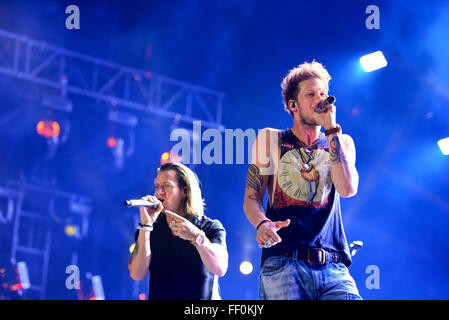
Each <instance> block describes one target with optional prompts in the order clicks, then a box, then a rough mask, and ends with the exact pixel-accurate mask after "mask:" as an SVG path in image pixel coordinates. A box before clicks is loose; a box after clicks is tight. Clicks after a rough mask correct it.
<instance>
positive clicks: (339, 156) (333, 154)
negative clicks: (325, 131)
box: [329, 136, 348, 165]
mask: <svg viewBox="0 0 449 320" xmlns="http://www.w3.org/2000/svg"><path fill="white" fill-rule="evenodd" d="M329 155H330V160H331V162H332V163H334V164H337V163H342V164H345V165H347V164H348V160H347V158H346V155H345V154H344V152H343V149H342V148H341V141H340V137H339V136H333V137H332V138H331V140H330V143H329Z"/></svg>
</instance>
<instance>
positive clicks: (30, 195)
mask: <svg viewBox="0 0 449 320" xmlns="http://www.w3.org/2000/svg"><path fill="white" fill-rule="evenodd" d="M0 204H1V206H0V218H1V219H0V230H3V232H2V237H3V241H6V243H5V244H7V245H8V246H10V250H11V251H10V254H11V255H10V258H11V263H12V264H13V265H16V264H17V263H18V262H20V261H23V262H25V263H26V265H27V266H28V267H27V268H28V272H29V282H30V287H29V289H27V290H25V292H24V294H23V298H25V299H33V300H34V299H45V293H46V287H47V277H48V267H49V262H50V253H51V247H52V245H51V242H52V230H55V229H56V230H57V229H60V230H61V233H62V232H63V231H62V230H64V225H65V224H67V223H70V224H71V225H73V226H76V227H77V228H78V230H79V231H78V233H77V235H76V237H77V239H78V241H79V240H82V239H83V238H85V237H86V236H87V234H88V229H89V216H90V214H91V211H92V207H91V200H90V199H89V198H87V197H84V196H82V195H78V194H75V193H72V192H67V191H63V190H59V189H57V188H55V187H54V186H52V185H48V183H47V182H45V181H37V180H33V181H30V180H25V179H24V178H23V177H22V178H21V180H7V181H2V183H1V184H0ZM55 225H56V228H55V227H54V226H55ZM58 226H59V228H58ZM6 238H8V239H6ZM1 249H2V250H7V249H8V248H1ZM67 249H68V250H70V248H67ZM77 254H78V253H77V252H72V255H77ZM66 263H67V264H70V261H66Z"/></svg>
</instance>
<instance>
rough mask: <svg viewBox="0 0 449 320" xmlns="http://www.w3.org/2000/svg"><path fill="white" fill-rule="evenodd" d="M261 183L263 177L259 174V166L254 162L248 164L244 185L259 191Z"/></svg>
mask: <svg viewBox="0 0 449 320" xmlns="http://www.w3.org/2000/svg"><path fill="white" fill-rule="evenodd" d="M262 183H263V178H262V176H261V175H260V170H259V168H258V167H257V166H256V165H254V164H250V165H249V168H248V175H247V177H246V187H247V188H248V187H250V188H252V189H254V190H256V191H257V192H259V191H260V188H261V187H262Z"/></svg>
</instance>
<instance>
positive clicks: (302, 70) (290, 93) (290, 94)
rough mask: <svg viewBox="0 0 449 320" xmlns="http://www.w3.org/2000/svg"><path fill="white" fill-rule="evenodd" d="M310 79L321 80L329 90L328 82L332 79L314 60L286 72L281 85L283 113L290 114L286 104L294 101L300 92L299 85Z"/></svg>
mask: <svg viewBox="0 0 449 320" xmlns="http://www.w3.org/2000/svg"><path fill="white" fill-rule="evenodd" d="M312 78H318V79H321V80H323V81H324V83H325V84H326V88H327V89H328V90H329V81H330V80H331V79H332V78H331V76H330V75H329V72H327V70H326V69H325V68H324V67H323V65H322V64H321V63H319V62H316V61H315V60H314V61H312V62H304V63H303V64H300V65H299V66H297V67H295V68H293V69H291V70H290V71H289V72H288V74H287V75H286V76H285V78H284V79H283V80H282V83H281V88H282V97H283V103H284V109H285V111H287V112H288V113H290V114H292V112H291V111H290V109H289V108H288V102H289V101H290V100H295V101H296V98H297V97H298V94H299V90H300V87H299V83H301V82H302V81H304V80H308V79H312Z"/></svg>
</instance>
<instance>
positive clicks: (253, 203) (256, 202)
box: [243, 129, 290, 246]
mask: <svg viewBox="0 0 449 320" xmlns="http://www.w3.org/2000/svg"><path fill="white" fill-rule="evenodd" d="M273 136H275V137H277V132H274V135H273V132H272V131H270V129H264V130H262V131H261V132H260V133H259V135H258V137H257V138H256V141H255V143H254V146H253V150H252V160H251V164H250V165H249V168H248V174H247V177H246V189H245V199H244V202H243V211H244V212H245V215H246V217H247V218H248V220H249V222H251V224H252V225H253V226H254V228H257V226H259V224H260V223H261V222H262V221H264V220H267V216H266V211H265V208H264V207H263V198H264V195H265V191H266V190H267V186H268V180H269V177H270V174H274V171H275V170H274V162H273V158H272V153H271V150H270V146H271V145H273V146H275V148H278V141H279V140H277V141H273V139H272V137H273ZM276 150H277V149H276ZM289 223H290V220H288V219H287V220H286V221H278V222H272V221H269V222H267V223H264V224H262V225H261V226H260V227H259V229H258V230H257V235H256V241H257V242H258V244H259V246H262V245H264V244H267V243H268V240H269V239H272V240H273V243H272V245H275V244H277V243H279V242H281V238H280V237H279V236H278V234H277V231H278V230H279V229H280V228H283V227H286V226H288V225H289Z"/></svg>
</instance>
